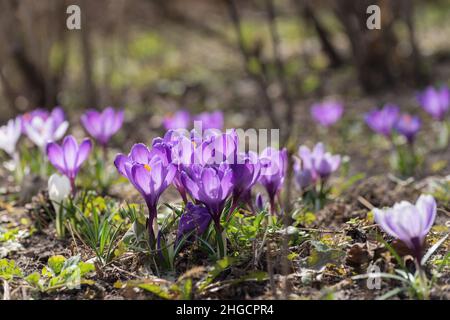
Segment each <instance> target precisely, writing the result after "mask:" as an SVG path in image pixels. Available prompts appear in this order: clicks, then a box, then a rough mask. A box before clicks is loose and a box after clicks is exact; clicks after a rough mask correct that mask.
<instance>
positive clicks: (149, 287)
mask: <svg viewBox="0 0 450 320" xmlns="http://www.w3.org/2000/svg"><path fill="white" fill-rule="evenodd" d="M138 287H139V288H141V289H144V290H146V291H148V292H151V293H153V294H154V295H156V296H158V297H160V298H162V299H171V298H172V296H171V295H170V293H169V292H168V290H167V289H166V288H163V287H161V286H159V285H157V284H154V283H141V284H139V285H138Z"/></svg>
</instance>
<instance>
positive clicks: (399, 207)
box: [373, 195, 436, 262]
mask: <svg viewBox="0 0 450 320" xmlns="http://www.w3.org/2000/svg"><path fill="white" fill-rule="evenodd" d="M373 213H374V215H375V221H376V222H377V223H378V224H379V225H380V227H381V228H382V229H383V230H384V231H385V232H387V233H388V234H389V235H391V236H393V237H395V238H397V239H400V240H401V241H403V242H404V243H405V244H406V245H407V246H408V247H409V248H410V249H411V251H412V252H413V254H414V256H415V258H416V259H417V260H418V261H419V262H420V260H421V257H422V254H423V248H424V246H423V244H424V241H425V237H426V235H427V233H428V231H430V229H431V227H432V225H433V223H434V219H435V218H436V201H435V200H434V198H433V197H432V196H430V195H421V196H420V197H419V199H418V200H417V202H416V204H415V205H413V204H411V203H409V202H407V201H402V202H400V203H396V204H395V205H394V206H393V207H392V208H388V209H385V210H380V209H373Z"/></svg>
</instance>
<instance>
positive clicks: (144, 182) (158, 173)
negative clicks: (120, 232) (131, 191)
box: [114, 144, 177, 244]
mask: <svg viewBox="0 0 450 320" xmlns="http://www.w3.org/2000/svg"><path fill="white" fill-rule="evenodd" d="M114 164H115V165H116V168H117V170H118V171H119V173H120V174H122V175H123V176H125V177H126V178H128V180H129V181H130V182H131V184H132V185H133V186H134V187H135V188H136V189H137V190H138V191H139V192H140V193H141V195H142V196H143V197H144V200H145V203H146V204H147V207H148V211H149V219H148V225H147V227H148V231H149V236H150V242H151V244H153V243H154V240H155V234H154V231H153V221H154V220H155V218H156V215H157V205H158V201H159V198H160V196H161V194H162V193H163V192H164V190H166V189H167V187H169V185H170V184H171V183H172V181H173V179H174V177H175V174H176V172H177V168H176V166H175V165H173V164H171V163H168V162H167V158H165V157H164V155H163V154H162V153H161V152H160V150H157V149H152V150H149V149H148V148H147V147H146V146H145V145H144V144H136V145H134V146H133V148H132V149H131V152H130V154H129V155H128V156H125V155H123V154H119V155H117V156H116V159H115V161H114Z"/></svg>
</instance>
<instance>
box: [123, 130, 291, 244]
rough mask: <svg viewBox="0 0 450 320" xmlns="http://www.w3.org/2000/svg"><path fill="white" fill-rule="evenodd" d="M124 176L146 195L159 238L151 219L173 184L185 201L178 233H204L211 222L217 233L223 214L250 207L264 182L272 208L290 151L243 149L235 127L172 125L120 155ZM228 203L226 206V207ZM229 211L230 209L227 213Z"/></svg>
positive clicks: (149, 223) (150, 231) (270, 148)
mask: <svg viewBox="0 0 450 320" xmlns="http://www.w3.org/2000/svg"><path fill="white" fill-rule="evenodd" d="M115 165H116V167H117V170H118V171H119V173H120V174H121V175H123V176H124V177H126V178H128V180H129V181H130V182H131V184H132V185H133V186H134V187H135V188H136V189H137V190H138V191H139V192H140V193H141V194H142V196H143V198H144V200H145V202H146V204H147V207H148V210H149V219H148V230H149V234H150V237H151V239H152V238H153V239H155V234H154V231H153V228H152V227H151V226H152V225H153V222H154V220H155V218H156V215H157V205H158V200H159V198H160V196H161V194H162V193H163V192H164V191H165V190H166V189H167V188H168V187H169V185H173V186H174V187H175V188H176V189H177V190H178V192H179V193H180V195H181V198H182V199H183V201H184V203H185V205H186V206H185V211H186V212H185V213H184V215H183V217H182V219H181V220H180V224H179V233H186V232H187V231H192V230H195V229H197V232H198V233H199V234H201V233H203V232H204V231H205V229H206V228H207V227H208V225H209V223H210V221H212V222H213V223H214V227H215V229H216V231H217V233H218V234H220V233H221V232H222V229H223V228H222V226H221V218H222V217H223V215H226V217H229V215H231V214H232V213H233V211H234V210H235V209H236V208H237V207H238V206H240V205H248V206H249V207H252V203H251V190H252V187H253V186H254V185H255V184H256V183H257V182H260V183H261V184H262V185H263V186H264V187H265V189H266V191H267V193H268V196H269V199H270V204H271V208H272V210H273V211H272V212H273V213H275V201H276V197H277V195H278V194H279V192H280V189H281V187H282V185H283V182H284V177H285V174H286V166H287V154H286V150H284V149H283V150H281V151H279V150H276V149H275V148H272V147H268V148H266V149H265V150H264V151H263V152H262V153H261V154H260V155H257V154H256V153H254V152H251V151H249V152H240V151H239V138H238V135H237V133H236V130H228V131H227V132H226V133H223V132H221V131H220V130H211V131H210V130H205V131H204V132H196V131H195V130H192V131H191V132H190V133H189V135H188V136H186V135H185V134H183V133H180V131H178V130H169V131H167V133H166V134H165V135H164V137H162V138H160V137H158V138H155V139H154V140H153V142H152V144H151V147H150V148H148V147H147V146H145V145H144V144H135V145H134V146H133V147H132V148H131V152H130V153H129V154H128V155H123V154H119V155H117V156H116V159H115ZM227 203H229V204H230V205H229V207H228V211H227V210H224V209H225V207H226V204H227ZM225 211H226V212H225Z"/></svg>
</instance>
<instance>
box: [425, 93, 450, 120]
mask: <svg viewBox="0 0 450 320" xmlns="http://www.w3.org/2000/svg"><path fill="white" fill-rule="evenodd" d="M417 100H419V103H420V105H421V106H422V108H423V109H424V110H425V111H426V112H428V114H430V115H431V116H432V117H433V119H435V120H438V121H443V120H444V118H445V115H446V114H447V112H448V110H449V108H450V90H449V88H448V87H447V86H443V87H441V88H440V89H439V90H438V89H435V88H433V87H432V86H429V87H427V88H426V89H425V90H424V91H423V92H422V93H420V94H419V95H418V97H417Z"/></svg>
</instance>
